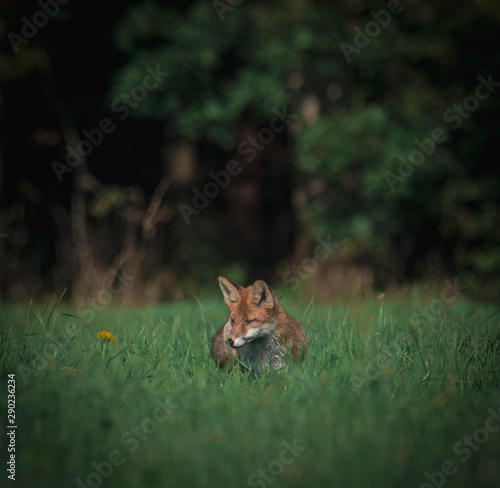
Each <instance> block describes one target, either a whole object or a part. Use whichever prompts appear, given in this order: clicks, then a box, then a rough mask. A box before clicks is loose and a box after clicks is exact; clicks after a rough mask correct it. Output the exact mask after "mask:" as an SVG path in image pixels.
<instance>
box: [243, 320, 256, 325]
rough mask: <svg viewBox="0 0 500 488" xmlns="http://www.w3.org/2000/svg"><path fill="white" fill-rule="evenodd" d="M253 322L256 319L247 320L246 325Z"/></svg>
mask: <svg viewBox="0 0 500 488" xmlns="http://www.w3.org/2000/svg"><path fill="white" fill-rule="evenodd" d="M252 322H255V319H250V320H245V325H248V324H251V323H252Z"/></svg>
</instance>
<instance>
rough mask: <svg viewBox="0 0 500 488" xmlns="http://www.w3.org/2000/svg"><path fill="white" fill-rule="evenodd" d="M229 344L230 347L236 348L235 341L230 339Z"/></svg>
mask: <svg viewBox="0 0 500 488" xmlns="http://www.w3.org/2000/svg"><path fill="white" fill-rule="evenodd" d="M227 342H228V343H229V345H230V346H231V347H233V346H234V341H233V340H232V339H228V340H227Z"/></svg>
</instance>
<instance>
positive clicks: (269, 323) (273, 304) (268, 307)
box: [219, 276, 277, 349]
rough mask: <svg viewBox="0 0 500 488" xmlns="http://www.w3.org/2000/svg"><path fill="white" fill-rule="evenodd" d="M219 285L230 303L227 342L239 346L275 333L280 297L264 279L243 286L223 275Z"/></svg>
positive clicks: (232, 345) (228, 304) (227, 302)
mask: <svg viewBox="0 0 500 488" xmlns="http://www.w3.org/2000/svg"><path fill="white" fill-rule="evenodd" d="M219 286H220V289H221V290H222V294H223V295H224V301H225V302H226V305H227V306H228V307H229V323H230V325H231V333H230V334H229V337H228V339H227V342H228V343H229V345H230V346H231V347H234V348H236V349H237V348H239V347H241V346H244V345H245V344H248V343H249V342H252V341H255V340H258V339H259V338H263V337H265V336H268V335H269V334H274V333H275V332H274V331H275V330H276V327H277V300H276V298H275V296H274V294H273V293H272V291H271V290H270V289H269V287H268V286H267V284H266V283H265V282H264V281H262V280H257V281H256V282H255V283H254V284H253V285H252V286H249V287H247V288H243V287H241V286H239V285H236V284H234V283H232V282H231V281H229V280H227V279H226V278H223V277H222V276H220V277H219Z"/></svg>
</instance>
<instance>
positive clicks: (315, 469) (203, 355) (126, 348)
mask: <svg viewBox="0 0 500 488" xmlns="http://www.w3.org/2000/svg"><path fill="white" fill-rule="evenodd" d="M431 303H432V302H431ZM52 308H53V307H52V306H50V307H47V309H46V310H45V312H43V311H41V312H37V311H33V310H31V311H30V310H26V308H25V307H20V306H18V307H8V308H5V309H4V310H3V312H2V319H1V329H2V333H1V335H0V376H1V377H2V384H3V385H5V384H6V375H7V374H9V373H15V374H16V420H17V422H18V425H19V428H18V430H17V446H18V450H17V463H18V464H17V478H16V481H18V483H19V484H20V486H25V485H27V484H28V482H29V480H33V479H36V480H37V486H39V487H41V488H44V487H53V486H56V485H58V486H77V481H76V479H77V478H80V479H82V480H83V481H84V482H86V480H87V477H88V476H89V475H90V473H92V472H96V467H95V465H93V464H92V463H97V464H98V465H101V464H102V463H103V462H104V461H106V462H108V461H109V459H110V455H111V453H113V452H114V451H117V450H118V451H119V452H120V454H121V458H120V459H123V462H122V463H121V464H120V465H117V466H114V467H113V470H112V473H110V474H108V475H107V476H106V479H105V480H104V483H105V484H106V486H109V487H115V486H116V487H133V486H149V485H151V486H166V487H170V486H172V487H174V486H175V487H179V486H203V487H205V486H242V485H243V486H244V485H246V484H247V483H248V480H249V477H250V476H252V474H256V475H257V476H258V477H257V478H252V479H250V481H252V480H255V479H260V476H259V475H258V470H259V469H264V470H267V469H268V466H271V468H270V469H271V470H273V471H274V468H275V466H274V465H270V463H272V462H273V461H275V460H277V459H279V455H280V452H281V451H282V449H283V445H284V444H283V442H287V443H289V444H291V445H293V443H294V440H296V444H297V446H300V447H305V448H306V449H305V450H303V451H300V453H299V455H298V456H297V457H296V458H294V461H293V462H291V463H290V464H287V465H284V466H282V467H283V470H282V472H281V473H280V474H279V475H278V476H276V477H273V482H272V484H273V486H277V487H281V486H286V487H302V486H305V485H307V486H312V487H316V486H318V487H322V486H329V485H335V486H352V487H361V486H362V487H365V486H373V487H379V486H380V487H382V486H383V487H391V486H419V485H420V484H422V483H424V482H426V481H427V479H426V477H425V474H424V473H425V472H429V473H434V472H436V471H438V470H440V469H441V466H442V463H443V462H444V461H445V460H448V459H449V460H452V461H453V462H454V463H455V465H456V466H457V468H458V471H457V473H456V474H454V475H452V476H450V477H447V478H446V482H447V483H448V484H449V485H450V486H460V487H462V486H463V487H466V486H477V487H480V488H482V487H493V486H497V484H498V477H499V475H500V473H499V471H498V468H497V467H496V464H495V462H494V459H496V456H497V453H498V450H499V449H500V433H499V432H490V433H489V435H488V440H487V442H484V444H482V445H480V447H479V449H477V450H472V449H471V448H467V449H468V450H469V451H470V454H471V456H470V459H469V460H467V461H463V458H464V454H463V451H462V454H457V453H456V451H455V450H454V449H455V445H456V443H458V442H462V441H463V439H464V437H465V436H473V435H475V434H474V433H476V432H477V430H478V429H479V428H484V426H485V421H486V419H487V418H488V417H490V416H491V414H490V411H489V409H493V411H494V412H498V410H499V407H500V393H499V387H500V352H499V351H500V335H499V333H500V324H499V315H498V310H496V308H494V307H485V306H481V305H473V304H471V303H468V302H457V303H455V304H453V307H452V308H442V309H440V310H439V311H437V312H435V311H433V310H434V308H433V307H432V306H431V305H429V304H428V303H426V302H424V301H422V300H421V299H420V298H418V297H415V298H414V299H413V300H412V301H411V302H407V303H398V302H390V301H388V300H386V301H385V302H384V304H383V308H382V309H379V305H378V304H377V303H376V301H375V300H374V301H373V302H367V303H364V304H360V305H355V306H351V307H345V306H339V307H338V308H334V309H332V308H330V307H319V306H315V304H314V303H310V304H309V306H308V307H299V306H293V307H292V306H291V307H290V308H289V309H288V311H289V312H290V313H292V315H294V316H295V317H296V318H298V319H301V320H302V323H303V324H309V326H308V328H307V333H308V341H309V345H310V349H309V353H308V355H307V356H306V359H305V361H304V362H303V363H302V364H300V365H296V364H292V366H291V368H290V370H289V371H288V372H287V373H285V374H282V375H276V374H273V373H270V374H267V375H262V376H261V377H256V378H251V377H249V375H242V374H239V373H233V374H228V373H226V372H220V373H219V372H217V371H216V370H215V368H214V364H213V361H212V360H211V358H210V351H209V345H210V340H211V338H212V336H213V334H214V333H215V331H216V330H217V329H218V328H219V327H220V326H221V325H222V324H223V323H224V321H225V319H226V317H227V309H226V306H225V305H224V303H223V302H222V300H220V299H218V300H217V301H216V302H214V301H209V300H206V301H202V302H199V305H198V306H193V304H192V303H187V302H177V303H172V304H170V305H168V306H163V307H152V308H146V309H130V310H126V309H121V310H120V309H115V308H113V307H108V308H106V309H105V310H104V311H102V312H100V313H98V314H97V316H96V318H95V319H94V320H93V321H92V322H88V323H85V322H83V321H80V320H79V319H78V317H76V315H75V312H74V310H72V309H71V308H69V307H66V308H65V309H63V310H61V311H60V312H57V310H56V312H54V313H52V312H53V310H52ZM422 310H424V311H425V312H426V313H427V319H426V320H420V322H419V324H418V327H417V328H415V327H414V326H413V325H412V324H411V317H412V316H413V314H414V313H420V314H421V311H422ZM49 315H51V318H49ZM423 316H424V315H420V317H421V318H422V317H423ZM71 323H74V324H75V326H76V328H75V329H73V328H68V324H71ZM68 330H69V331H70V333H67V331H68ZM102 330H107V331H110V332H112V333H113V334H114V335H115V337H116V340H115V341H110V342H103V341H102V339H99V338H98V337H96V334H97V332H99V331H102ZM159 401H160V402H164V403H163V404H164V405H165V404H166V405H169V406H170V408H169V409H168V412H167V411H166V410H165V411H166V414H165V416H163V415H161V418H162V419H163V420H161V421H158V422H155V423H151V421H147V419H152V417H153V414H154V412H155V411H156V410H155V409H157V407H158V405H159V403H158V402H159ZM4 411H5V410H4ZM491 425H492V426H493V427H494V425H495V424H491ZM478 437H479V434H478ZM480 437H482V436H480ZM462 449H464V446H463V445H462ZM61 459H63V460H64V462H61V461H60V460H61ZM484 466H489V469H487V470H485V469H482V468H481V467H484ZM103 469H104V468H103ZM95 479H96V478H95V477H94V480H93V481H94V482H95ZM91 481H92V479H91Z"/></svg>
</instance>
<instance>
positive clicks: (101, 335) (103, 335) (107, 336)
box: [97, 330, 115, 341]
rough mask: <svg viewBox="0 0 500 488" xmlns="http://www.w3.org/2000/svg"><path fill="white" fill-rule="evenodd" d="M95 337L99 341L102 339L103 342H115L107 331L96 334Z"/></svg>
mask: <svg viewBox="0 0 500 488" xmlns="http://www.w3.org/2000/svg"><path fill="white" fill-rule="evenodd" d="M97 337H98V338H99V339H102V340H103V341H114V340H115V336H114V335H113V334H112V333H111V332H108V331H107V330H101V332H98V333H97Z"/></svg>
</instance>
